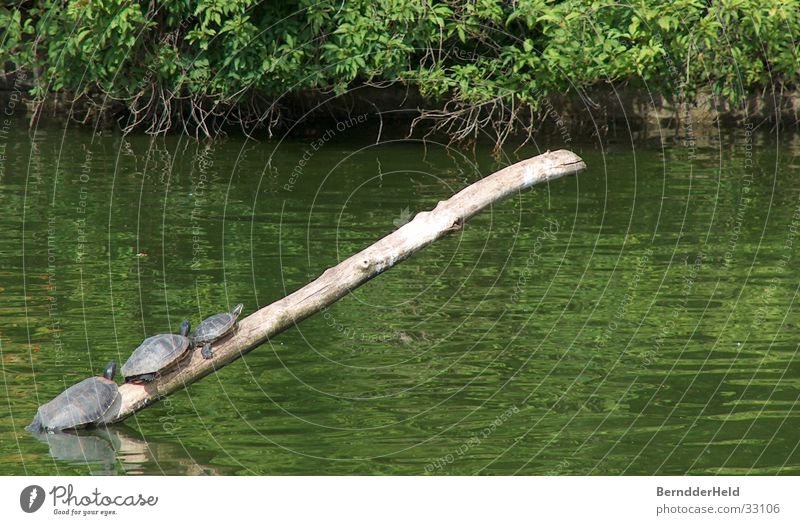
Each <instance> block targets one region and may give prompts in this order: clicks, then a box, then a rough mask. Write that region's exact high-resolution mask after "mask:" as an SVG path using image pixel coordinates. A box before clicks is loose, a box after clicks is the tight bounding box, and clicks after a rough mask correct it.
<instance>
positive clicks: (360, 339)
mask: <svg viewBox="0 0 800 525" xmlns="http://www.w3.org/2000/svg"><path fill="white" fill-rule="evenodd" d="M353 127H354V128H355V127H356V126H353ZM343 128H345V129H343V130H336V129H335V127H333V128H330V129H331V130H334V131H333V132H331V133H327V135H326V133H325V130H321V131H320V132H319V133H318V134H316V135H313V136H309V137H307V138H298V137H295V138H292V139H291V140H278V139H273V140H269V141H268V140H264V141H260V142H256V141H253V140H250V141H248V140H245V139H243V138H236V137H229V138H226V139H224V140H220V141H216V142H203V141H200V142H197V141H194V140H190V139H186V138H179V137H166V138H163V137H162V138H155V139H152V138H150V137H144V136H137V137H127V138H122V137H121V136H119V135H116V134H111V133H103V134H92V133H91V132H89V131H86V130H72V129H71V130H69V131H66V132H65V131H64V130H62V129H58V128H40V129H37V130H33V131H31V132H30V133H28V131H27V124H26V123H25V122H17V123H15V124H14V127H13V128H12V130H11V133H9V134H8V135H7V136H4V137H0V138H1V139H2V141H3V143H4V144H5V153H4V156H5V157H4V159H3V160H2V171H0V203H1V204H2V209H3V212H4V213H3V214H2V215H0V221H2V222H0V231H1V232H2V233H0V308H1V309H2V317H0V354H1V356H2V376H1V378H0V383H2V384H0V392H2V394H0V395H2V397H3V399H4V402H3V403H1V404H0V406H2V408H0V439H1V440H2V441H0V471H1V472H2V473H3V474H29V475H41V474H63V475H68V474H90V473H92V474H126V473H127V474H212V475H213V474H220V475H230V474H426V473H430V474H444V475H448V474H795V475H796V474H800V446H799V443H800V439H798V433H797V428H798V425H800V412H799V411H798V400H799V399H800V356H798V342H800V328H799V327H798V319H800V316H799V315H798V310H799V308H798V285H799V284H800V281H799V280H798V270H797V268H798V267H800V266H799V264H798V263H800V250H798V246H800V239H798V238H797V234H798V233H797V229H798V225H800V169H798V167H799V166H800V160H799V159H798V155H800V137H798V136H797V135H789V136H783V137H778V138H776V137H774V136H770V135H767V134H763V133H754V134H749V133H747V134H746V133H745V132H744V131H742V132H737V133H730V134H729V135H725V136H718V137H713V138H710V139H703V140H700V139H698V140H697V142H696V143H687V142H686V140H685V138H681V137H679V136H678V137H676V136H674V134H673V133H672V132H668V131H665V132H664V137H663V138H661V139H655V140H651V141H639V142H636V143H635V144H634V143H632V142H631V141H630V140H617V141H613V140H604V141H603V142H602V143H600V142H586V143H583V144H577V143H573V144H571V145H570V148H571V149H573V150H574V151H575V152H576V153H578V154H579V155H581V156H582V157H583V158H584V160H585V161H586V163H587V164H588V166H589V169H588V170H587V171H586V172H584V173H583V174H581V175H579V176H577V177H568V178H565V179H561V180H557V181H554V182H551V183H550V184H549V185H546V186H542V187H538V188H536V189H534V190H533V191H527V192H525V193H522V194H520V195H518V196H516V197H514V198H512V199H509V200H507V201H504V202H502V203H500V204H498V205H496V206H494V207H493V209H491V210H488V211H486V212H484V213H483V214H481V215H479V216H477V217H475V218H474V219H473V220H471V221H470V222H469V223H468V224H467V225H466V227H465V228H464V229H463V230H462V231H459V232H457V233H455V234H454V235H452V236H450V237H448V238H445V239H442V240H441V241H438V242H436V243H434V244H433V245H431V246H429V247H428V248H426V249H425V250H424V251H422V252H420V253H419V254H417V255H415V256H414V257H413V258H411V259H410V260H408V261H406V262H404V263H403V264H401V265H399V266H398V267H396V268H394V269H392V270H391V271H389V272H387V273H386V274H383V275H381V276H380V277H378V278H377V279H375V280H373V281H371V282H370V283H368V284H367V285H365V286H363V287H362V288H360V289H358V290H356V291H354V292H353V293H352V294H351V295H349V296H348V297H346V298H344V299H343V300H341V301H339V302H338V303H336V304H335V305H333V306H331V307H330V308H329V309H328V310H327V311H325V312H322V313H319V314H318V315H316V316H314V317H312V318H310V319H308V320H306V321H304V322H303V323H301V324H300V325H299V326H297V327H296V328H294V329H292V330H289V331H287V332H285V333H283V334H281V335H279V336H277V337H275V338H274V339H273V340H272V341H271V342H269V343H267V344H265V345H263V346H262V347H260V348H258V349H256V350H254V351H253V352H251V353H249V354H247V355H246V356H245V357H244V358H243V359H241V360H239V361H236V362H234V363H232V364H231V365H229V366H228V367H226V368H224V369H223V370H221V371H220V372H219V373H217V374H215V375H212V376H209V377H207V378H205V379H203V380H202V381H200V382H198V383H195V384H194V385H192V386H190V387H189V388H188V389H186V390H184V391H181V392H179V393H177V394H175V395H173V396H171V397H170V398H168V399H167V400H164V401H162V402H160V403H158V404H156V405H154V406H152V407H150V408H148V409H146V410H144V411H141V412H139V413H138V414H137V415H136V416H135V417H132V418H130V419H129V420H127V421H125V422H124V423H123V424H120V425H116V426H114V427H111V428H109V429H106V430H96V431H89V432H83V433H81V434H80V435H72V434H64V435H52V436H49V437H42V436H38V437H37V436H34V435H32V434H30V433H28V432H26V431H25V430H24V426H25V425H27V424H28V423H29V422H30V420H31V418H32V417H33V415H34V414H35V411H36V407H37V406H38V405H39V404H41V403H43V402H45V401H47V400H49V399H51V398H52V397H53V396H55V395H57V394H58V393H59V392H61V391H62V390H63V389H64V388H65V387H66V386H69V385H71V384H73V383H75V382H77V381H79V380H81V379H83V378H85V377H88V376H91V375H96V374H100V373H101V372H102V369H103V367H104V365H105V363H106V362H107V361H109V360H111V359H117V360H118V362H120V363H121V362H124V361H125V360H126V359H127V357H128V356H129V355H130V352H131V351H132V350H133V349H134V348H135V347H136V346H137V345H138V344H139V343H140V342H141V341H142V339H144V338H145V337H146V336H149V335H153V334H156V333H162V332H165V331H177V330H178V327H179V325H180V322H181V320H182V319H184V318H189V319H190V320H191V321H192V322H193V323H195V324H196V323H197V322H199V321H200V320H201V319H202V318H203V317H204V316H207V315H210V314H212V313H216V312H218V311H222V310H226V309H229V308H230V307H232V306H233V305H234V304H236V303H238V302H242V303H244V304H245V313H246V314H249V313H252V312H253V311H255V310H256V309H257V308H259V307H260V306H264V305H267V304H269V303H271V302H272V301H274V300H276V299H278V298H281V297H283V296H284V295H286V294H287V293H289V292H291V291H293V290H295V289H297V288H298V287H300V286H302V285H304V284H305V283H306V282H308V281H309V280H311V279H313V278H315V277H316V276H318V275H319V274H320V273H322V271H324V270H325V269H326V268H327V267H328V266H331V265H333V264H335V263H336V262H337V261H339V260H342V259H344V258H346V257H347V256H349V255H351V254H353V253H355V252H356V251H358V250H360V249H362V248H364V247H366V246H368V245H370V244H371V243H372V242H374V241H375V240H377V239H378V238H380V237H382V236H383V235H385V234H387V233H389V232H391V231H393V230H394V229H395V228H396V227H397V226H398V225H401V224H403V223H404V222H405V221H407V220H408V219H409V218H410V216H413V214H414V213H416V212H417V211H421V210H426V209H430V208H432V207H433V206H435V204H436V203H437V201H439V200H441V199H444V198H447V197H448V196H450V195H451V194H453V193H455V191H457V190H458V189H460V188H462V187H464V186H465V185H467V184H469V183H470V182H473V181H475V180H477V179H478V178H480V177H481V176H485V175H486V174H489V173H491V172H493V171H495V170H497V169H499V168H500V167H503V166H506V165H508V164H510V163H513V162H515V161H516V160H520V159H522V158H527V157H530V156H533V155H536V154H537V153H539V152H541V151H543V150H545V149H548V148H550V149H557V148H558V147H562V146H563V144H559V143H558V141H554V142H552V143H548V144H540V145H538V147H537V145H528V146H525V147H523V148H522V149H520V150H518V151H516V152H514V151H513V148H510V149H509V150H508V151H506V152H505V154H504V155H501V156H500V157H493V156H491V155H490V151H491V148H490V147H483V146H478V147H476V148H475V150H474V151H473V150H471V149H459V148H447V147H446V146H444V145H442V144H437V143H428V144H423V143H421V142H419V141H406V140H396V141H394V140H393V141H382V142H381V143H380V144H375V142H376V140H375V136H374V134H371V133H366V132H361V131H359V130H356V129H350V128H346V127H344V126H343ZM326 136H327V138H325V137H326ZM315 146H316V147H315Z"/></svg>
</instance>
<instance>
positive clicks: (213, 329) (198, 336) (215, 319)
mask: <svg viewBox="0 0 800 525" xmlns="http://www.w3.org/2000/svg"><path fill="white" fill-rule="evenodd" d="M242 308H244V305H243V304H241V303H239V304H237V305H236V306H235V307H234V308H233V310H231V311H230V312H224V313H221V314H216V315H212V316H211V317H209V318H208V319H205V320H204V321H203V322H202V323H200V324H199V325H197V328H196V329H195V331H194V332H193V333H192V336H191V339H192V345H194V346H200V345H202V346H203V351H202V352H201V353H202V355H203V358H205V359H211V358H212V357H214V353H213V352H212V351H211V343H213V342H214V341H216V340H218V339H221V338H222V337H224V336H225V335H227V334H229V333H230V332H232V331H233V329H234V327H235V326H236V319H237V318H238V317H239V314H241V313H242Z"/></svg>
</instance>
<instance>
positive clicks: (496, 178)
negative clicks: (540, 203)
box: [105, 150, 586, 423]
mask: <svg viewBox="0 0 800 525" xmlns="http://www.w3.org/2000/svg"><path fill="white" fill-rule="evenodd" d="M585 168H586V164H584V162H583V160H581V158H580V157H578V156H577V155H575V154H574V153H572V152H571V151H567V150H559V151H551V152H547V153H544V154H542V155H539V156H537V157H533V158H531V159H528V160H523V161H522V162H518V163H516V164H514V165H512V166H509V167H507V168H504V169H502V170H500V171H498V172H497V173H494V174H492V175H490V176H488V177H485V178H483V179H481V180H479V181H478V182H476V183H474V184H472V185H470V186H468V187H466V188H464V189H463V190H461V191H460V192H458V193H457V194H455V195H454V196H452V197H450V198H449V199H448V200H446V201H440V202H439V204H438V205H437V206H436V207H435V208H434V209H433V210H431V211H423V212H420V213H418V214H417V215H416V216H415V217H414V219H413V220H412V221H411V222H409V223H407V224H405V225H403V226H401V227H400V228H398V229H397V230H396V231H394V232H392V233H390V234H389V235H387V236H386V237H384V238H383V239H380V240H379V241H378V242H376V243H375V244H373V245H372V246H370V247H368V248H366V249H364V250H362V251H360V252H358V253H357V254H355V255H353V256H352V257H350V258H348V259H345V260H344V261H342V262H340V263H339V264H337V265H336V266H334V267H332V268H328V269H327V270H325V272H324V273H323V274H322V275H321V276H320V277H318V278H317V279H316V280H314V281H312V282H310V283H309V284H307V285H305V286H304V287H302V288H300V289H299V290H297V291H296V292H294V293H292V294H290V295H288V296H286V297H284V298H283V299H280V300H278V301H275V302H274V303H272V304H270V305H268V306H265V307H263V308H261V309H260V310H258V311H257V312H254V313H253V314H251V315H250V316H248V317H246V318H244V319H241V320H240V321H239V324H238V328H237V329H236V330H235V332H233V334H232V335H230V336H228V337H226V338H225V339H223V340H221V341H218V342H217V343H215V344H214V357H213V358H212V359H209V360H206V359H203V357H202V356H201V355H200V349H199V348H197V349H194V350H192V351H191V353H190V355H189V356H188V357H187V358H186V359H185V360H184V362H183V363H181V364H180V366H178V367H177V368H176V369H174V370H171V371H169V372H167V373H165V374H164V375H162V376H161V377H158V378H157V379H156V380H155V381H153V382H152V383H148V384H144V385H139V384H124V385H121V386H120V387H119V391H120V395H121V403H119V409H116V407H114V410H113V411H112V412H113V413H111V414H107V416H106V418H105V419H106V421H107V422H109V423H114V422H117V421H121V420H123V419H125V418H126V417H128V416H130V415H131V414H133V413H135V412H137V411H139V410H141V409H143V408H145V407H147V406H149V405H151V404H153V403H154V402H155V401H157V400H158V399H160V398H163V397H166V396H168V395H169V394H171V393H173V392H175V391H177V390H180V389H181V388H185V387H186V386H188V385H190V384H192V383H194V382H195V381H197V380H198V379H200V378H202V377H205V376H207V375H208V374H211V373H212V372H214V371H215V370H218V369H220V368H222V367H223V366H225V365H227V364H228V363H230V362H232V361H235V360H236V359H238V358H240V357H241V356H243V355H244V354H246V353H247V352H249V351H251V350H253V349H254V348H256V347H257V346H259V345H260V344H262V343H264V342H265V341H267V340H268V339H270V338H272V337H274V336H276V335H277V334H279V333H281V332H283V331H284V330H286V329H288V328H291V327H292V326H294V325H295V324H297V323H299V322H300V321H302V320H303V319H305V318H307V317H309V316H311V315H313V314H315V313H317V312H319V311H320V310H322V309H323V308H325V307H326V306H328V305H330V304H332V303H334V302H336V301H337V300H339V299H340V298H342V297H343V296H344V295H346V294H347V292H349V291H350V290H353V289H355V288H358V287H359V286H361V285H362V284H364V283H366V282H367V281H369V280H370V279H372V278H373V277H376V276H377V275H379V274H381V273H382V272H385V271H386V270H388V269H389V268H391V267H392V266H394V265H395V264H397V263H399V262H400V261H403V260H405V259H407V258H409V257H411V255H413V254H414V253H416V252H418V251H419V250H421V249H422V248H424V247H425V246H427V245H429V244H430V243H432V242H433V241H435V240H436V239H439V238H440V237H443V236H444V235H446V234H448V233H450V232H452V231H454V230H457V229H459V228H460V227H461V226H462V225H463V224H464V222H465V221H466V220H467V219H469V218H470V217H472V216H473V215H475V214H476V213H478V212H480V211H481V210H483V209H485V208H486V207H488V206H490V205H492V204H494V203H496V202H498V201H500V200H502V199H504V198H505V197H508V196H510V195H514V194H516V193H519V192H520V191H521V190H524V189H526V188H528V187H530V186H533V185H534V184H540V183H542V182H547V181H550V180H553V179H556V178H559V177H563V176H565V175H569V174H573V173H577V172H579V171H582V170H584V169H585Z"/></svg>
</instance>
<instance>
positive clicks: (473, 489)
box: [0, 476, 800, 525]
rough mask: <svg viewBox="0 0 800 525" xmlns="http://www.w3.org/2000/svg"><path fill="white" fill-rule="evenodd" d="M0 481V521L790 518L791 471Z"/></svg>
mask: <svg viewBox="0 0 800 525" xmlns="http://www.w3.org/2000/svg"><path fill="white" fill-rule="evenodd" d="M0 484H1V485H2V495H3V496H2V507H1V508H0V511H2V516H3V522H4V523H21V524H25V523H53V522H54V520H56V522H58V523H85V522H92V523H96V522H97V523H100V522H101V523H109V524H111V523H113V524H125V523H131V524H136V525H141V524H142V523H170V522H175V523H186V522H187V520H202V521H201V522H202V523H215V522H216V523H224V524H226V525H231V524H233V523H237V522H238V523H251V522H252V520H253V518H254V517H255V518H258V519H259V522H262V520H263V521H264V522H267V523H315V524H317V523H325V524H330V523H333V524H336V523H342V524H347V525H352V524H358V523H365V524H367V523H368V524H370V525H373V524H375V523H381V524H384V523H389V524H394V523H396V524H398V525H400V524H402V525H408V524H409V523H414V524H418V523H437V524H442V523H459V525H461V524H470V523H480V524H483V525H486V524H488V523H510V522H514V523H519V522H525V523H548V522H551V523H563V522H565V520H568V521H567V522H578V521H577V520H585V521H583V522H585V523H596V522H598V521H599V522H600V523H614V524H615V525H616V524H626V523H631V524H637V525H638V524H641V523H724V524H731V523H748V524H752V523H774V524H779V523H792V524H797V523H800V502H798V497H797V494H798V489H800V481H799V480H798V478H791V477H769V478H768V477H713V478H711V477H706V478H700V477H591V478H586V477H584V478H581V477H437V476H428V477H240V478H239V477H237V478H232V477H226V478H219V477H218V478H215V477H203V478H200V477H196V478H189V477H125V478H114V477H24V476H19V477H2V478H0ZM209 520H211V521H209ZM221 520H224V521H221ZM234 520H238V521H234Z"/></svg>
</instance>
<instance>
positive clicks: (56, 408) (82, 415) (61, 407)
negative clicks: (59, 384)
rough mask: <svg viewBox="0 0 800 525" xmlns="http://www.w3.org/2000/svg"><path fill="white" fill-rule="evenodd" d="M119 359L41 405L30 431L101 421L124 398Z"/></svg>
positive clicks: (82, 425)
mask: <svg viewBox="0 0 800 525" xmlns="http://www.w3.org/2000/svg"><path fill="white" fill-rule="evenodd" d="M116 372H117V363H116V361H111V362H110V363H108V365H107V366H106V369H105V371H104V373H103V375H102V377H90V378H88V379H84V380H83V381H81V382H80V383H78V384H76V385H72V386H71V387H69V388H68V389H66V390H64V391H63V392H61V393H60V394H58V396H56V397H55V399H53V400H52V401H49V402H47V403H45V404H44V405H42V406H40V407H39V410H38V411H37V412H36V416H35V417H34V418H33V421H32V422H31V424H30V425H28V426H27V427H25V428H26V429H27V430H29V431H31V432H46V431H56V430H68V429H72V428H83V427H86V426H89V425H93V424H102V423H104V422H105V421H104V419H105V416H106V415H111V414H112V413H113V412H114V410H113V408H114V407H115V406H118V405H119V403H120V402H121V399H120V395H119V389H118V388H117V384H116V383H115V382H114V374H116Z"/></svg>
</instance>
